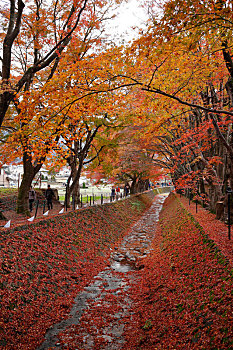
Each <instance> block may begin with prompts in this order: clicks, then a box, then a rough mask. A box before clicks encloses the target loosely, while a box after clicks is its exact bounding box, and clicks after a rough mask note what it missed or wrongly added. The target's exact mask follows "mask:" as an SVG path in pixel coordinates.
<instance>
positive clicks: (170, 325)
mask: <svg viewBox="0 0 233 350" xmlns="http://www.w3.org/2000/svg"><path fill="white" fill-rule="evenodd" d="M160 220H161V221H160V229H158V232H157V234H156V238H155V240H154V242H153V251H152V253H151V255H150V256H149V257H148V258H147V260H146V262H145V268H144V269H143V270H142V271H141V280H140V282H139V283H138V285H137V286H135V287H132V290H131V298H133V300H134V308H133V311H134V316H133V319H129V320H128V322H127V332H126V333H127V343H126V345H125V346H124V349H127V350H129V349H143V350H146V349H163V350H164V349H232V348H233V315H232V306H233V305H232V294H233V293H232V269H231V266H230V265H229V261H228V260H227V259H226V258H225V257H224V256H223V254H222V253H221V251H220V250H219V249H218V248H217V246H216V244H215V243H214V242H213V241H212V240H211V239H210V238H209V237H208V235H206V233H205V231H204V230H203V228H202V227H201V226H200V225H199V224H198V223H197V221H196V220H195V219H194V218H193V216H192V215H191V214H189V213H188V212H187V211H186V210H185V208H184V207H183V206H182V204H181V202H180V200H179V199H178V198H177V197H175V195H170V196H169V197H168V199H166V201H165V205H164V208H163V210H162V212H161V216H160Z"/></svg>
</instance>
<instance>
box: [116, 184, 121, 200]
mask: <svg viewBox="0 0 233 350" xmlns="http://www.w3.org/2000/svg"><path fill="white" fill-rule="evenodd" d="M120 191H121V190H120V187H119V186H117V188H116V200H118V199H119V198H120Z"/></svg>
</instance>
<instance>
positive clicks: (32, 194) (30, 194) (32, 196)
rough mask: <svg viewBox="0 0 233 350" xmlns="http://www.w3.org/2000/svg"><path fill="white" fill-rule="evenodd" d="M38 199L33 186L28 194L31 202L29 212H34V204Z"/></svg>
mask: <svg viewBox="0 0 233 350" xmlns="http://www.w3.org/2000/svg"><path fill="white" fill-rule="evenodd" d="M35 199H36V192H35V191H34V190H33V188H32V186H30V190H29V192H28V200H29V210H30V212H32V208H33V203H34V202H35Z"/></svg>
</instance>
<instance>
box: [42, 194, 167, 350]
mask: <svg viewBox="0 0 233 350" xmlns="http://www.w3.org/2000/svg"><path fill="white" fill-rule="evenodd" d="M167 195H168V194H162V195H157V196H156V197H155V200H154V202H153V203H152V205H151V207H150V208H149V210H147V211H146V212H145V213H144V214H143V216H142V217H141V218H140V220H139V221H138V222H137V223H136V224H135V225H134V226H133V227H132V229H131V231H130V232H129V233H128V235H127V236H126V237H125V238H124V240H123V242H122V244H121V246H120V247H117V248H115V250H114V251H113V252H112V254H111V260H110V262H109V266H107V267H106V268H105V269H104V270H103V271H101V272H100V273H99V274H98V275H97V276H95V278H94V280H93V282H92V283H91V284H89V285H88V286H87V287H85V289H84V290H83V291H82V292H81V293H79V294H78V295H77V297H76V298H75V300H74V305H73V308H72V310H71V312H70V317H69V318H68V319H66V320H63V321H61V322H60V323H57V324H55V325H54V326H53V327H52V328H50V329H49V330H48V332H47V333H46V335H45V341H44V342H43V344H42V345H41V346H40V347H39V348H38V350H44V349H88V350H92V349H102V350H118V349H123V348H124V337H123V332H124V322H123V321H122V320H124V319H125V318H126V317H128V318H129V317H130V309H131V301H130V298H129V297H128V296H127V290H128V288H129V287H130V284H131V283H137V271H138V270H139V269H141V268H143V259H144V258H145V257H146V256H147V255H148V253H149V252H150V245H151V242H152V240H153V237H154V235H155V234H156V225H157V222H158V220H159V213H160V211H161V209H162V206H163V202H164V200H165V198H166V196H167Z"/></svg>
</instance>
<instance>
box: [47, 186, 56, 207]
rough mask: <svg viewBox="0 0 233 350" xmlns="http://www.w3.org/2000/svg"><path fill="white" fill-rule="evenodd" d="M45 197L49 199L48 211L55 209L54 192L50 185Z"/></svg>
mask: <svg viewBox="0 0 233 350" xmlns="http://www.w3.org/2000/svg"><path fill="white" fill-rule="evenodd" d="M45 197H46V199H47V206H48V210H50V209H53V197H54V192H53V190H52V188H51V187H50V185H48V188H47V190H46V192H45Z"/></svg>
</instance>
